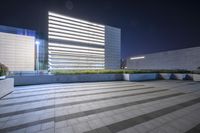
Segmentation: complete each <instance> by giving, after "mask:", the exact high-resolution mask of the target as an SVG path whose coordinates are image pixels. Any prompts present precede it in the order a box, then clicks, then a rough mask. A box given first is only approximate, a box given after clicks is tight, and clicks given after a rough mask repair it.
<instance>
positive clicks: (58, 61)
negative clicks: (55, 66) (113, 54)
mask: <svg viewBox="0 0 200 133" xmlns="http://www.w3.org/2000/svg"><path fill="white" fill-rule="evenodd" d="M49 61H50V63H69V64H70V63H77V61H75V60H71V61H68V60H67V61H66V60H55V61H54V60H51V59H50V60H49ZM80 63H81V64H89V63H95V64H97V63H98V64H104V61H87V62H85V61H81V60H80V61H79V62H78V63H77V64H80Z"/></svg>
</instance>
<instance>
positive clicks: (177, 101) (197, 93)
mask: <svg viewBox="0 0 200 133" xmlns="http://www.w3.org/2000/svg"><path fill="white" fill-rule="evenodd" d="M199 115H200V83H199V82H192V81H178V80H160V81H148V82H127V81H112V82H92V83H66V84H46V85H31V86H20V87H15V91H14V92H13V93H11V94H9V95H7V96H6V97H4V98H3V99H1V100H0V132H2V133H7V132H12V133H116V132H118V133H184V132H188V133H191V132H193V131H195V133H196V132H197V131H199V124H200V117H199Z"/></svg>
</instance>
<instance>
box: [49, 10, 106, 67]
mask: <svg viewBox="0 0 200 133" xmlns="http://www.w3.org/2000/svg"><path fill="white" fill-rule="evenodd" d="M48 22H49V23H48V38H49V43H48V52H49V53H48V54H49V56H48V57H49V58H48V62H49V69H50V70H54V69H104V68H105V26H104V25H100V24H95V23H91V22H88V21H84V20H80V19H75V18H71V17H68V16H63V15H60V14H56V13H52V12H49V21H48Z"/></svg>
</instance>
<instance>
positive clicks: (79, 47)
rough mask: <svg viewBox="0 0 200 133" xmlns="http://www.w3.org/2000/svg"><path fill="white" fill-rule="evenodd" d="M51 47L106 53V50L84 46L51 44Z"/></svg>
mask: <svg viewBox="0 0 200 133" xmlns="http://www.w3.org/2000/svg"><path fill="white" fill-rule="evenodd" d="M49 46H57V47H66V48H76V49H86V50H95V51H105V50H104V48H92V47H83V46H75V45H68V44H60V43H49Z"/></svg>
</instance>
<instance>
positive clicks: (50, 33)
mask: <svg viewBox="0 0 200 133" xmlns="http://www.w3.org/2000/svg"><path fill="white" fill-rule="evenodd" d="M48 33H49V35H55V36H62V37H69V38H75V39H83V40H89V41H94V42H96V41H97V42H101V43H104V40H102V39H93V38H89V37H82V36H77V35H69V34H63V33H56V32H48Z"/></svg>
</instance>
